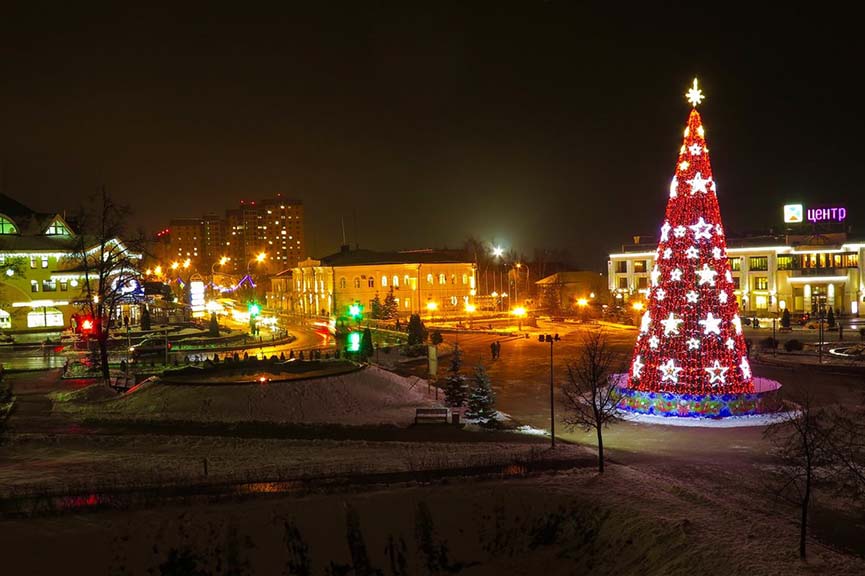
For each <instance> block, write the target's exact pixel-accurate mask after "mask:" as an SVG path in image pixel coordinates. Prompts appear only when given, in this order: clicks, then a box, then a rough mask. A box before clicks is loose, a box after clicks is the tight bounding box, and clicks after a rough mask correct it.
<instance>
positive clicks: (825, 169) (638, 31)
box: [0, 2, 865, 268]
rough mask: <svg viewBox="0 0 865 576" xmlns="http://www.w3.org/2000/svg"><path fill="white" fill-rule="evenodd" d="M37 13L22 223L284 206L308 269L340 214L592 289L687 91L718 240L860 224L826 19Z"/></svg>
mask: <svg viewBox="0 0 865 576" xmlns="http://www.w3.org/2000/svg"><path fill="white" fill-rule="evenodd" d="M54 4H55V3H46V4H44V5H42V6H43V7H41V8H40V7H39V5H37V4H35V3H32V2H28V3H26V4H22V6H23V7H22V8H20V9H19V8H14V7H13V6H11V5H8V4H4V12H3V14H2V20H0V162H2V165H3V166H4V180H5V189H6V191H7V192H8V193H9V194H10V195H12V196H13V197H15V198H17V199H19V200H21V201H23V202H25V203H27V204H30V205H32V206H33V207H34V208H37V209H41V210H54V209H62V208H66V209H74V208H75V207H76V205H77V204H78V203H79V201H80V199H82V198H83V197H85V196H86V195H87V194H88V193H90V192H92V191H94V190H96V189H97V188H98V186H99V185H100V184H102V183H105V184H106V185H107V186H108V188H109V190H110V191H111V192H112V193H114V194H115V195H116V196H117V197H119V198H121V199H123V200H125V201H127V202H128V203H130V204H131V205H132V207H133V208H134V210H135V216H136V220H137V223H138V224H140V225H141V226H144V227H145V228H147V229H149V230H153V229H157V228H159V227H161V226H163V225H164V224H165V223H166V222H167V220H168V219H169V218H171V217H175V216H187V215H199V214H201V213H202V212H203V211H205V210H216V211H219V212H222V211H223V210H224V209H225V208H226V207H230V206H233V205H234V204H236V202H237V200H239V199H241V198H246V199H254V198H260V197H265V196H270V195H273V194H275V193H277V192H281V193H283V194H285V195H289V196H296V197H299V198H301V199H302V200H303V201H304V202H305V204H306V206H307V243H308V246H309V249H310V251H311V252H313V253H314V255H322V254H324V253H327V252H329V251H331V250H334V249H336V247H337V246H338V244H339V243H340V240H341V233H340V217H341V216H344V217H345V221H346V229H347V232H348V234H349V237H350V240H352V242H354V241H355V240H357V241H359V243H360V245H361V246H363V247H368V248H377V249H386V248H415V247H435V246H444V245H449V246H456V245H460V244H461V243H462V240H463V239H464V238H465V237H466V236H467V235H468V234H470V233H474V234H475V235H476V236H478V237H480V238H482V239H487V240H495V241H497V242H499V243H501V244H502V245H503V246H505V247H507V248H515V249H516V250H518V251H522V252H524V253H526V254H531V253H532V251H533V249H534V248H535V247H551V248H568V249H569V250H570V251H571V253H572V254H574V255H575V260H576V262H577V263H578V264H580V265H583V266H587V267H595V268H600V267H601V266H603V264H604V262H605V261H606V254H607V253H608V251H609V250H610V249H614V248H616V246H617V245H619V244H621V243H622V242H626V241H629V238H630V237H631V236H632V235H633V234H635V233H644V234H645V233H648V234H654V233H655V232H656V230H657V228H658V226H659V225H660V221H661V218H662V215H663V207H664V204H665V201H666V195H667V190H668V184H669V180H670V178H671V177H672V174H673V168H674V163H675V158H676V153H677V150H678V147H679V145H680V144H681V131H682V129H683V127H684V125H685V122H686V119H687V113H688V106H687V104H686V102H685V100H684V97H683V94H684V91H685V90H686V88H687V86H688V84H689V83H690V81H691V79H692V78H693V76H695V75H697V76H699V78H700V79H701V83H702V84H703V86H704V89H705V93H706V95H707V100H706V102H705V103H704V105H703V106H702V107H701V112H702V114H703V119H704V122H705V124H706V128H707V138H708V141H709V146H710V149H711V154H712V161H713V167H714V172H715V179H716V181H718V184H719V192H720V202H721V210H722V213H723V216H724V218H725V223H726V226H727V228H728V230H729V231H730V232H734V231H737V230H739V231H741V230H745V229H749V228H766V227H768V226H770V225H773V224H777V223H778V221H779V220H780V210H781V208H780V206H781V204H783V203H784V202H785V201H789V200H801V201H803V202H805V203H808V202H811V203H818V202H838V203H843V204H845V205H847V206H848V208H849V210H850V217H851V219H852V220H853V221H861V220H862V218H863V214H865V194H863V192H862V185H861V183H860V180H861V178H862V177H861V175H860V174H861V172H862V161H861V158H862V153H863V144H862V136H863V129H865V125H863V124H865V122H863V113H862V105H861V104H860V101H861V100H862V98H863V95H862V92H861V86H860V85H861V83H862V82H861V80H860V76H861V75H862V74H863V70H865V66H863V64H862V58H863V54H865V51H863V40H862V38H863V37H865V35H863V34H862V33H861V31H860V30H859V29H858V26H859V23H858V19H856V18H854V17H852V16H851V15H850V14H845V13H843V12H829V10H828V9H825V11H824V12H822V13H821V12H820V11H821V10H822V8H820V6H821V4H812V5H810V6H808V11H803V12H797V9H795V8H792V7H791V5H792V3H784V4H778V10H777V11H773V10H769V9H762V8H761V9H760V10H764V11H765V12H762V13H758V12H755V11H754V8H753V7H747V6H748V5H747V4H742V5H741V6H727V7H725V8H723V9H722V8H718V7H717V6H715V4H720V3H705V4H701V3H698V2H689V3H683V4H681V5H677V4H664V3H645V4H653V5H655V4H657V5H662V4H663V5H665V6H669V9H665V10H658V9H656V8H650V7H645V8H642V9H640V10H641V11H637V12H634V11H632V10H631V9H629V8H628V6H627V5H626V3H612V2H604V3H599V4H597V5H595V4H588V3H578V2H525V3H512V4H504V3H469V2H460V3H448V2H429V3H420V2H417V3H416V2H402V3H394V4H381V3H376V2H352V3H345V4H338V3H326V2H325V3H318V2H316V3H311V4H314V5H315V7H307V8H304V9H297V8H295V7H293V5H294V4H295V3H286V5H287V6H286V8H285V9H284V10H283V11H282V12H274V11H271V10H269V9H265V8H264V7H261V6H259V7H255V3H243V2H235V3H232V4H231V5H230V6H232V7H233V8H234V10H231V9H228V8H226V9H219V8H215V7H214V6H213V5H207V4H202V5H199V6H195V7H190V5H187V3H182V2H177V3H175V4H178V5H180V4H184V6H185V7H184V8H178V7H177V6H173V5H160V4H159V3H135V4H134V6H135V8H134V9H133V8H128V7H126V6H124V7H123V8H122V9H121V8H116V7H115V8H108V7H106V6H101V7H98V8H87V9H85V8H81V7H80V6H78V5H77V4H79V3H70V4H75V6H69V7H66V8H58V7H57V6H55V5H54ZM57 4H59V3H57ZM115 4H118V5H119V4H129V5H130V6H131V5H133V4H132V3H115ZM710 4H711V5H710ZM724 4H728V3H724ZM603 5H607V6H608V8H599V6H603ZM720 10H725V11H726V12H722V11H720ZM355 214H356V219H357V229H358V231H359V234H358V238H356V239H355V238H354V236H355V234H354V230H355V224H354V222H355Z"/></svg>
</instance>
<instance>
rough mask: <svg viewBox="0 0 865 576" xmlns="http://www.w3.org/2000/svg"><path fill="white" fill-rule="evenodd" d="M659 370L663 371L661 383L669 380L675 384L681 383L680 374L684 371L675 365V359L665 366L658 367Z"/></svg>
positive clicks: (667, 362)
mask: <svg viewBox="0 0 865 576" xmlns="http://www.w3.org/2000/svg"><path fill="white" fill-rule="evenodd" d="M658 370H660V371H661V382H663V381H664V380H669V381H670V382H673V383H674V384H676V383H678V382H679V372H681V371H682V369H681V368H679V367H678V366H676V365H675V363H673V359H672V358H670V359H669V360H667V361H666V362H665V363H664V364H661V365H660V366H658Z"/></svg>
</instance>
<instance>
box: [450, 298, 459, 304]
mask: <svg viewBox="0 0 865 576" xmlns="http://www.w3.org/2000/svg"><path fill="white" fill-rule="evenodd" d="M457 302H459V300H458V299H457V297H456V296H451V306H456V305H457Z"/></svg>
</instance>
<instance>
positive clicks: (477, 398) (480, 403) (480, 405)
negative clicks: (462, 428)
mask: <svg viewBox="0 0 865 576" xmlns="http://www.w3.org/2000/svg"><path fill="white" fill-rule="evenodd" d="M495 405H496V395H495V392H493V388H492V385H491V384H490V377H489V376H487V371H486V370H485V369H484V367H483V366H477V367H476V368H475V381H474V383H473V384H472V389H471V392H469V398H468V410H466V418H469V419H471V420H477V421H478V422H479V423H480V424H489V423H490V422H491V421H493V420H495V418H496V408H495Z"/></svg>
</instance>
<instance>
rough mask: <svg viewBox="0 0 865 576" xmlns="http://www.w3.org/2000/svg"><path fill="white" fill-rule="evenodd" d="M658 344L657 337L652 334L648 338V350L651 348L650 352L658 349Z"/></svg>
mask: <svg viewBox="0 0 865 576" xmlns="http://www.w3.org/2000/svg"><path fill="white" fill-rule="evenodd" d="M658 343H660V340H659V339H658V337H657V336H655V335H654V334H652V337H651V338H649V348H651V349H652V350H655V349H657V348H658Z"/></svg>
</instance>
